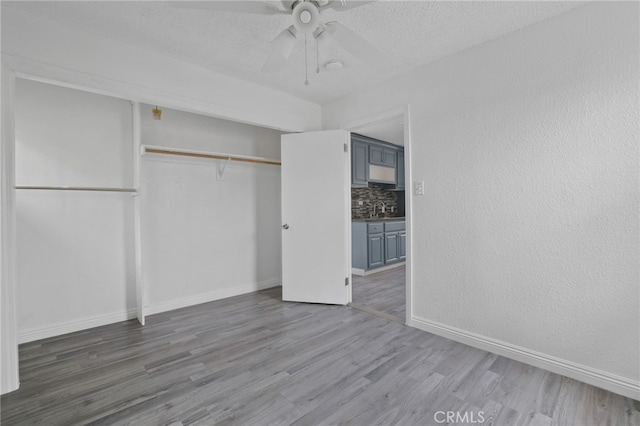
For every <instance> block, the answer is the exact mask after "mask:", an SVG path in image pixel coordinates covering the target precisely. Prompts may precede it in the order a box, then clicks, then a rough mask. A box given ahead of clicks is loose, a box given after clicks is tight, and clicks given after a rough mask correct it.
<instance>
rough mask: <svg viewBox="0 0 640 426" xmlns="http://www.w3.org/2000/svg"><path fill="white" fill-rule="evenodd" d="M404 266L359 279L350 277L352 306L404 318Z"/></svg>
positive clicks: (403, 319)
mask: <svg viewBox="0 0 640 426" xmlns="http://www.w3.org/2000/svg"><path fill="white" fill-rule="evenodd" d="M406 269H407V268H406V266H400V267H397V268H394V269H389V270H388V271H383V272H378V273H376V274H373V275H368V276H366V277H361V276H358V275H352V282H353V296H352V301H353V304H355V305H359V306H363V307H365V308H368V309H372V310H374V311H378V312H382V313H385V314H388V315H392V316H394V317H397V318H399V319H400V320H401V322H402V323H404V321H405V318H406V309H405V305H406V296H405V282H406Z"/></svg>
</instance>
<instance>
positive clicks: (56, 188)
mask: <svg viewBox="0 0 640 426" xmlns="http://www.w3.org/2000/svg"><path fill="white" fill-rule="evenodd" d="M15 188H16V189H35V190H44V191H93V192H138V191H137V190H136V189H134V188H103V187H98V186H22V185H20V186H16V187H15Z"/></svg>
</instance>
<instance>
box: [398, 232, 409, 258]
mask: <svg viewBox="0 0 640 426" xmlns="http://www.w3.org/2000/svg"><path fill="white" fill-rule="evenodd" d="M398 259H399V260H401V261H402V260H406V259H407V233H406V232H399V233H398Z"/></svg>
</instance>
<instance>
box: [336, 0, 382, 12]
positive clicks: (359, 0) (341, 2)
mask: <svg viewBox="0 0 640 426" xmlns="http://www.w3.org/2000/svg"><path fill="white" fill-rule="evenodd" d="M375 1H376V0H333V1H330V2H329V3H328V4H327V5H326V6H324V7H325V8H330V9H334V10H337V11H343V10H349V9H353V8H356V7H360V6H363V5H365V4H369V3H374V2H375Z"/></svg>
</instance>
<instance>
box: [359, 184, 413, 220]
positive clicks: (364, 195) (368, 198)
mask: <svg viewBox="0 0 640 426" xmlns="http://www.w3.org/2000/svg"><path fill="white" fill-rule="evenodd" d="M398 195H400V196H402V197H403V196H404V192H395V191H385V190H384V189H383V187H382V186H381V185H375V184H369V187H367V188H351V218H352V219H366V218H368V217H370V214H371V213H373V205H374V204H375V203H376V202H377V201H382V202H383V203H384V204H385V205H386V206H387V212H386V214H385V215H386V216H404V212H398ZM360 201H362V205H360V204H359V202H360ZM380 207H381V206H380V205H378V206H376V213H378V212H380ZM392 208H393V212H391V209H392ZM381 216H382V214H381Z"/></svg>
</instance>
